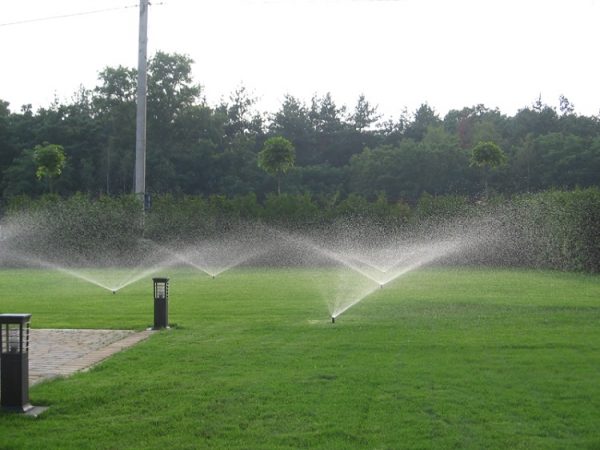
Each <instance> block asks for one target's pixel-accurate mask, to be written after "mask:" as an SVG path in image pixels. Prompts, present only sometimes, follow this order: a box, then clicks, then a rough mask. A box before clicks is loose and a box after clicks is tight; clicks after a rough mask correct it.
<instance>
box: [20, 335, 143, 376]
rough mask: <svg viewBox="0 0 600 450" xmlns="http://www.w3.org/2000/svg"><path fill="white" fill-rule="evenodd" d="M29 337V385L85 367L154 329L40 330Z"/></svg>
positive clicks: (130, 343) (139, 339)
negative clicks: (138, 330) (137, 330)
mask: <svg viewBox="0 0 600 450" xmlns="http://www.w3.org/2000/svg"><path fill="white" fill-rule="evenodd" d="M30 333H31V334H30V337H29V385H30V386H32V385H34V384H35V383H39V382H40V381H42V380H47V379H50V378H55V377H59V376H68V375H71V374H73V373H75V372H78V371H81V370H86V369H89V368H90V367H92V366H93V365H95V364H98V363H99V362H100V361H102V360H103V359H106V358H108V357H109V356H111V355H113V354H114V353H116V352H119V351H121V350H123V349H125V348H127V347H130V346H132V345H134V344H137V343H138V342H140V341H142V340H144V339H146V338H148V337H149V336H150V334H151V333H153V331H151V330H148V331H141V332H135V331H128V330H43V329H32V330H31V332H30Z"/></svg>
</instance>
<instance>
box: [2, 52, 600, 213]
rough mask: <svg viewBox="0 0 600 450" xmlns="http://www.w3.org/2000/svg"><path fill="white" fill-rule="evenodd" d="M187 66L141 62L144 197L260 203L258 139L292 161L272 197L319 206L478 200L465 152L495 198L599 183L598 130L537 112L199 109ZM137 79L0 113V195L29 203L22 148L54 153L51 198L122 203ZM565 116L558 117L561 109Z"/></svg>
mask: <svg viewBox="0 0 600 450" xmlns="http://www.w3.org/2000/svg"><path fill="white" fill-rule="evenodd" d="M191 64H192V61H191V60H190V59H189V58H188V57H186V56H183V55H178V54H168V53H163V52H158V53H157V54H156V55H154V57H153V58H152V59H151V61H150V63H149V68H148V71H149V77H148V136H147V142H148V151H147V186H148V191H149V192H152V193H173V194H188V195H196V194H202V195H204V196H210V195H226V196H229V197H232V196H236V195H246V194H252V193H253V194H256V195H257V197H258V198H259V199H260V200H263V199H264V198H265V197H266V195H267V194H268V193H271V192H274V191H275V190H276V180H275V179H274V178H273V177H272V176H270V175H268V174H267V173H265V172H263V171H262V170H260V168H259V167H258V164H257V162H258V161H257V160H258V153H259V151H260V150H261V149H262V148H263V145H264V143H265V141H266V140H268V139H269V138H270V137H273V136H281V137H283V138H285V139H287V140H289V141H290V142H291V143H292V144H293V146H294V148H295V150H296V164H295V167H294V168H293V169H291V170H290V171H289V173H288V174H287V175H286V182H285V185H284V187H283V192H284V193H288V194H303V193H308V194H310V195H312V196H315V197H319V196H324V195H340V196H342V197H346V196H348V195H350V194H351V193H355V194H360V195H363V196H366V197H367V198H368V199H369V200H373V199H375V198H376V197H377V196H378V195H379V194H380V193H384V194H385V196H386V197H387V198H388V199H390V200H393V201H399V200H402V201H405V202H409V203H414V202H416V201H417V199H418V198H419V197H420V196H421V195H422V194H423V193H424V192H428V193H430V194H433V195H456V194H459V195H468V196H471V197H481V196H482V186H483V185H484V183H483V177H484V176H485V175H486V174H485V173H481V171H480V170H479V168H477V167H470V165H469V161H470V156H471V154H472V150H473V148H474V147H475V146H476V145H477V143H479V142H494V143H495V144H497V145H498V146H499V147H500V148H501V149H502V151H503V152H504V153H505V155H506V164H505V165H504V166H503V167H501V168H498V169H497V170H495V171H493V173H490V174H489V177H488V178H489V179H488V178H486V182H488V183H489V188H490V190H491V191H494V192H499V193H503V194H512V193H518V192H537V191H540V190H546V189H548V188H561V189H562V188H567V189H572V188H575V187H588V186H594V185H596V186H597V185H598V184H600V183H599V177H600V120H599V119H598V117H596V116H592V117H587V116H581V115H578V114H576V112H575V110H574V109H573V107H572V105H570V104H569V103H568V101H567V100H566V99H564V98H561V103H560V105H561V106H560V108H559V109H558V110H557V109H556V108H554V107H552V106H550V105H547V104H543V103H542V102H541V101H539V100H538V101H537V102H536V103H535V104H533V105H531V106H525V107H524V108H523V109H521V110H520V111H518V112H517V113H516V114H515V115H514V116H512V117H511V116H506V115H505V114H502V113H501V112H500V111H499V110H496V109H489V108H486V107H485V106H483V105H477V106H473V107H465V108H462V109H460V110H451V111H449V112H448V113H447V114H446V115H445V116H444V117H440V116H439V115H438V114H437V113H436V112H435V111H434V110H433V109H432V108H431V107H429V106H428V105H426V104H424V105H422V106H421V107H420V108H418V109H417V110H416V111H415V112H414V113H412V114H410V113H406V112H399V116H398V117H395V118H388V119H384V118H381V116H380V115H379V114H378V113H377V108H376V107H375V106H373V105H372V104H370V103H369V102H368V101H367V100H366V99H365V97H364V96H360V97H359V99H358V101H357V104H356V105H355V107H354V108H350V109H347V108H346V107H345V106H340V105H337V104H336V103H335V101H334V99H333V98H332V97H331V95H330V94H325V95H323V96H315V97H314V98H313V99H312V100H311V101H310V102H309V104H306V103H304V102H303V101H301V100H300V99H297V98H294V97H292V96H287V97H285V98H284V100H283V102H282V104H281V106H280V108H279V110H278V111H275V112H266V113H265V112H258V111H256V109H255V99H254V98H253V97H252V96H250V95H249V94H248V92H247V91H246V90H245V89H244V88H240V89H238V90H237V91H236V92H234V93H233V94H232V95H231V97H230V98H229V99H228V100H225V101H223V102H221V103H220V104H218V105H208V104H207V103H206V101H205V100H204V99H203V96H202V90H201V87H200V85H198V84H197V83H195V82H194V80H193V79H192V75H191V72H192V71H191ZM135 75H136V71H135V70H134V69H131V68H125V67H116V68H114V67H107V68H105V69H104V70H102V71H101V72H100V74H99V82H98V85H97V86H95V87H93V88H91V89H81V90H80V91H79V92H77V93H76V94H75V95H74V97H73V99H72V100H71V101H67V102H59V101H58V100H57V101H56V102H55V103H53V104H52V105H50V106H48V107H46V108H41V109H39V110H37V111H33V110H32V109H31V107H28V106H26V105H25V106H23V107H22V108H21V109H19V110H16V111H15V110H12V111H11V109H9V105H8V104H7V103H6V102H2V101H0V192H1V193H2V198H3V199H6V198H9V197H12V196H15V195H20V194H28V195H39V194H41V193H43V192H45V191H46V190H47V186H45V184H44V183H43V182H41V181H39V180H37V179H36V177H35V172H36V167H35V164H34V162H33V160H32V154H31V152H32V150H31V149H33V148H34V147H35V146H36V145H41V144H43V143H44V142H49V143H52V144H56V145H60V146H62V147H63V148H64V150H65V153H66V157H67V163H66V166H65V168H64V170H63V173H62V174H61V175H60V177H58V178H57V179H56V180H54V181H55V182H54V188H55V189H56V192H58V193H59V194H61V195H65V196H66V195H70V194H73V193H75V192H84V193H87V194H91V195H100V194H109V195H113V194H125V193H130V192H131V191H132V186H133V173H134V170H133V169H134V156H135V155H134V154H135V152H134V148H135V142H134V139H135V90H136V76H135ZM565 104H567V105H568V107H565V106H564V105H565Z"/></svg>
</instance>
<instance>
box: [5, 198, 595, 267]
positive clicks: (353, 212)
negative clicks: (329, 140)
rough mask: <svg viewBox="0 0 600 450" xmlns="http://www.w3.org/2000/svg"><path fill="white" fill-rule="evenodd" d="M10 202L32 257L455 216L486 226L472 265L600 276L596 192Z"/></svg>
mask: <svg viewBox="0 0 600 450" xmlns="http://www.w3.org/2000/svg"><path fill="white" fill-rule="evenodd" d="M8 206H9V209H8V211H7V212H6V214H5V217H4V220H3V224H5V225H6V227H5V230H9V229H10V227H11V224H13V225H14V227H13V228H15V229H17V230H18V231H17V233H18V235H19V236H20V239H19V245H20V247H21V248H26V247H27V245H29V246H31V250H32V252H33V253H39V249H40V248H41V249H43V253H45V254H51V253H53V252H55V253H58V254H64V253H65V252H67V251H71V252H72V253H73V254H77V255H83V256H86V257H89V259H90V260H93V258H94V254H95V252H96V251H97V249H98V248H102V249H104V250H115V251H116V250H119V251H120V252H123V253H127V252H128V251H132V249H133V248H134V247H135V246H136V245H137V243H138V241H139V238H140V236H144V237H145V238H148V239H151V240H153V241H155V242H169V241H173V240H177V239H190V240H194V241H198V240H203V239H209V238H214V237H217V238H218V237H220V236H223V233H224V232H227V230H237V229H239V228H240V227H246V226H250V227H251V226H252V224H264V225H267V226H276V227H284V228H286V229H295V230H300V231H309V232H315V231H317V230H319V229H331V227H335V226H336V225H339V224H340V223H342V224H347V225H350V226H351V227H358V228H360V227H361V226H363V225H367V227H368V226H372V225H374V226H376V227H379V228H381V227H383V229H386V230H388V232H390V233H392V234H398V233H399V234H402V233H410V232H411V231H412V232H415V231H416V232H418V233H421V234H423V233H426V232H427V229H428V227H431V226H439V225H440V224H444V223H453V222H456V221H457V220H459V221H462V223H464V227H465V233H467V235H468V233H469V232H470V229H471V228H472V226H473V224H475V223H480V224H484V225H485V224H489V225H486V227H487V228H488V230H487V231H485V232H484V234H485V235H486V238H487V239H489V241H490V242H489V243H488V244H486V245H488V246H489V247H490V248H489V251H488V252H484V253H483V254H482V255H477V256H474V255H470V256H469V257H470V258H471V259H467V260H466V261H465V262H466V263H470V264H486V265H503V266H517V267H535V268H552V269H560V270H575V271H586V272H592V273H598V272H600V189H598V188H588V189H578V190H574V191H547V192H542V193H537V194H521V195H516V196H513V197H511V198H508V199H505V198H502V197H494V198H490V199H489V201H488V202H472V201H470V200H469V199H468V198H467V197H463V196H457V195H448V196H432V195H430V194H423V195H422V196H421V197H420V198H419V200H418V202H417V203H416V205H414V206H413V207H411V206H410V205H408V204H406V203H403V202H390V201H388V200H387V199H386V198H385V196H384V195H383V194H380V195H379V196H378V198H377V199H376V200H375V201H371V202H370V201H368V200H367V199H366V198H365V197H362V196H360V195H358V194H350V195H349V196H348V197H346V198H340V197H339V196H322V197H318V198H315V197H312V196H310V195H309V194H302V195H300V194H298V195H293V194H281V195H275V194H268V195H267V197H266V199H265V200H264V201H262V202H261V201H259V200H258V199H257V196H256V195H254V194H247V195H241V196H235V197H232V198H229V197H225V196H222V195H213V196H210V197H208V198H205V197H202V196H185V195H183V196H173V195H171V194H165V195H158V196H156V197H155V198H154V201H153V206H152V208H151V209H150V210H149V211H147V212H146V213H145V214H144V213H143V211H142V208H141V206H140V204H139V202H138V201H137V200H136V198H135V197H134V196H133V195H126V196H121V197H115V196H112V197H111V196H101V197H99V198H98V199H93V198H90V197H88V196H85V195H82V194H78V195H74V196H72V197H69V198H66V199H63V198H61V197H59V196H57V195H45V196H42V197H40V198H38V199H31V198H29V197H15V198H13V200H12V201H11V202H10V203H9V205H8ZM478 226H479V225H478ZM367 229H368V228H367ZM423 230H425V231H423ZM248 232H251V230H250V231H248ZM432 237H433V238H436V237H437V236H435V235H434V236H432ZM36 249H37V251H36Z"/></svg>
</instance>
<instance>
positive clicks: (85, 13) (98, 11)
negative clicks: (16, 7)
mask: <svg viewBox="0 0 600 450" xmlns="http://www.w3.org/2000/svg"><path fill="white" fill-rule="evenodd" d="M163 4H164V2H160V3H153V5H163ZM138 6H139V4H138V3H136V4H133V5H125V6H117V7H114V8H104V9H95V10H92V11H81V12H76V13H70V14H60V15H56V16H45V17H37V18H34V19H23V20H16V21H14V22H5V23H0V27H8V26H12V25H23V24H27V23H34V22H46V21H49V20H58V19H67V18H71V17H79V16H88V15H92V14H101V13H107V12H111V11H120V10H123V9H129V8H137V7H138Z"/></svg>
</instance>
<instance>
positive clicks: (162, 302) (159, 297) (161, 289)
mask: <svg viewBox="0 0 600 450" xmlns="http://www.w3.org/2000/svg"><path fill="white" fill-rule="evenodd" d="M152 281H153V282H154V329H155V330H159V329H161V328H169V279H168V278H152Z"/></svg>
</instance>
